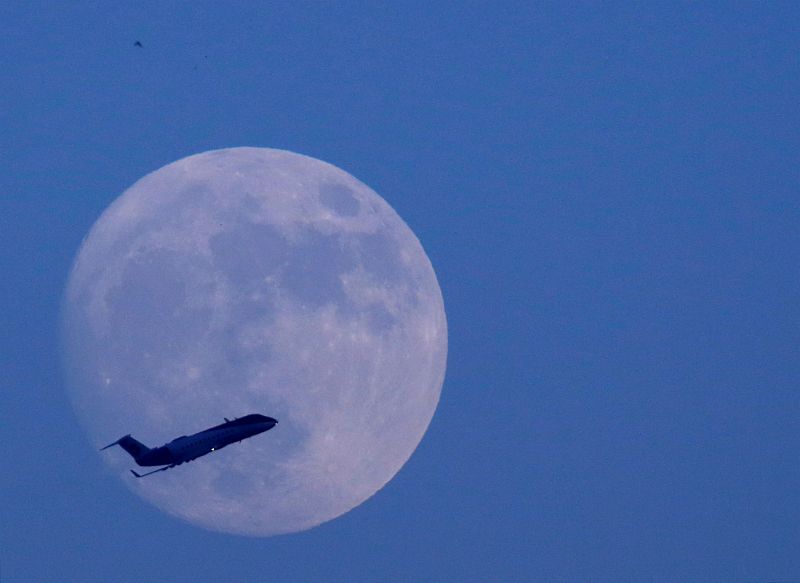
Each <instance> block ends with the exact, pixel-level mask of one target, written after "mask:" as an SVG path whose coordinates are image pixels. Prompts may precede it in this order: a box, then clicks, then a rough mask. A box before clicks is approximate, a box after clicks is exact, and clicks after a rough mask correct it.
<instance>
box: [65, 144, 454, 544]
mask: <svg viewBox="0 0 800 583" xmlns="http://www.w3.org/2000/svg"><path fill="white" fill-rule="evenodd" d="M62 330H63V335H62V337H63V360H64V365H65V371H66V377H67V382H68V387H69V392H70V397H71V400H72V403H73V406H74V408H75V411H76V413H77V415H78V417H79V419H80V421H81V424H82V425H83V427H84V428H85V430H86V432H87V434H88V436H89V438H90V441H91V442H92V444H93V445H95V446H97V447H98V448H99V447H101V446H103V445H106V444H108V443H110V442H112V441H114V440H116V439H118V438H119V437H120V436H122V435H125V434H128V433H130V434H133V436H134V437H135V438H137V439H138V440H140V441H142V442H143V443H145V444H146V445H148V446H150V447H155V446H158V445H161V444H163V443H165V442H167V441H170V440H171V439H174V438H175V437H178V436H180V435H183V434H191V433H194V432H197V431H200V430H202V429H205V428H207V427H209V426H212V425H217V424H219V423H221V422H222V421H223V419H222V418H223V417H228V418H231V417H234V416H242V415H245V414H248V413H262V414H265V415H269V416H272V417H275V418H277V419H278V420H279V421H280V423H279V425H278V426H276V427H275V429H273V430H272V431H269V432H268V433H264V434H261V435H258V436H255V437H253V438H251V439H248V440H245V441H243V442H241V443H240V444H234V445H231V446H229V447H227V448H225V449H223V450H221V451H218V452H214V453H212V454H210V455H208V456H205V457H203V458H200V459H198V460H195V461H194V462H192V463H190V464H184V465H182V466H179V467H177V468H174V469H171V470H169V471H167V472H162V473H159V474H156V475H154V476H151V477H148V478H144V479H141V480H136V479H134V478H133V477H132V476H131V475H130V474H129V473H128V469H129V468H131V467H135V465H134V464H133V460H132V459H131V458H130V457H129V456H128V455H127V454H125V452H124V451H122V450H121V449H119V448H114V449H112V450H107V451H104V452H103V453H102V454H100V455H102V456H103V460H104V461H105V462H106V463H107V464H109V466H110V468H111V470H112V471H113V472H114V473H116V474H118V475H119V477H120V479H122V480H123V482H124V483H125V484H126V485H127V486H128V487H129V488H131V489H132V490H133V491H134V492H135V493H136V494H138V495H139V496H141V497H142V498H143V499H145V500H146V501H148V502H149V503H151V504H153V505H155V506H156V507H158V508H160V509H161V510H163V511H165V512H167V513H169V514H171V515H173V516H176V517H178V518H180V519H183V520H185V521H188V522H190V523H192V524H194V525H197V526H200V527H203V528H206V529H210V530H216V531H221V532H227V533H236V534H241V535H250V536H270V535H275V534H280V533H289V532H297V531H302V530H305V529H308V528H311V527H314V526H316V525H318V524H321V523H323V522H326V521H329V520H331V519H333V518H336V517H337V516H340V515H342V514H344V513H345V512H347V511H349V510H351V509H352V508H354V507H356V506H358V505H359V504H361V503H362V502H364V501H365V500H366V499H368V498H369V497H370V496H372V495H373V494H374V493H375V492H377V491H378V490H379V489H380V488H382V487H383V486H384V485H385V484H386V483H387V482H388V481H389V480H391V479H392V477H393V476H394V475H395V474H396V473H397V472H398V471H399V469H400V468H401V467H402V466H403V464H404V463H405V462H406V461H407V460H408V458H409V457H410V456H411V454H412V453H413V452H414V450H415V449H416V447H417V445H418V444H419V442H420V440H421V439H422V436H423V435H424V433H425V431H426V430H427V428H428V425H429V423H430V421H431V418H432V416H433V414H434V412H435V410H436V406H437V404H438V402H439V396H440V392H441V388H442V383H443V380H444V374H445V366H446V357H447V323H446V319H445V312H444V304H443V301H442V294H441V290H440V289H439V285H438V282H437V280H436V275H435V273H434V270H433V267H432V266H431V263H430V261H429V259H428V257H427V255H426V254H425V251H424V250H423V248H422V246H421V245H420V243H419V241H418V240H417V238H416V237H415V236H414V234H413V233H412V231H411V230H410V229H409V228H408V226H407V225H406V224H405V223H404V222H403V220H402V219H401V218H400V217H399V216H398V215H397V213H396V212H395V211H394V210H393V209H392V208H391V207H390V206H389V205H388V204H387V203H386V202H385V201H384V200H383V199H382V198H381V197H380V196H379V195H378V194H376V193H375V192H374V191H373V190H371V189H370V188H369V187H368V186H366V185H365V184H363V183H361V182H360V181H358V180H357V179H355V178H354V177H352V176H351V175H349V174H347V173H346V172H344V171H342V170H340V169H338V168H336V167H335V166H332V165H330V164H327V163H325V162H322V161H320V160H316V159H314V158H310V157H307V156H302V155H300V154H295V153H292V152H287V151H282V150H274V149H268V148H230V149H223V150H215V151H209V152H204V153H201V154H197V155H194V156H189V157H187V158H184V159H182V160H179V161H177V162H174V163H172V164H169V165H167V166H164V167H163V168H161V169H159V170H157V171H155V172H153V173H152V174H149V175H147V176H145V177H144V178H142V179H141V180H139V181H138V182H136V183H135V184H134V185H133V186H131V187H130V188H129V189H128V190H127V191H125V192H124V193H123V194H122V195H121V196H120V197H119V198H118V199H117V200H116V201H114V203H113V204H112V205H111V206H110V207H109V208H108V209H107V210H106V211H105V212H104V213H103V214H102V216H101V217H100V218H99V219H98V220H97V222H96V223H95V224H94V226H93V227H92V229H91V231H90V233H89V234H88V236H87V237H86V239H85V240H84V242H83V244H82V246H81V248H80V251H79V252H78V255H77V257H76V259H75V262H74V264H73V266H72V270H71V272H70V276H69V280H68V284H67V288H66V292H65V295H64V299H63V307H62Z"/></svg>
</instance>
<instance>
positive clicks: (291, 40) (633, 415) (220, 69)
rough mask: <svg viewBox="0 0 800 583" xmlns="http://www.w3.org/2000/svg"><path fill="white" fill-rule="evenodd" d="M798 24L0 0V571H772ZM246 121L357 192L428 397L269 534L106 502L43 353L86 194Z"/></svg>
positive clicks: (374, 576) (784, 502)
mask: <svg viewBox="0 0 800 583" xmlns="http://www.w3.org/2000/svg"><path fill="white" fill-rule="evenodd" d="M798 18H800V8H798V5H797V4H795V3H789V2H771V3H716V2H708V3H674V4H673V3H670V4H667V3H639V4H633V3H609V4H603V5H599V4H588V3H587V4H584V3H581V4H577V3H573V4H565V3H549V4H537V5H535V6H531V5H530V3H515V2H507V3H501V4H497V3H488V2H483V3H477V2H469V3H443V2H439V3H433V5H431V3H422V2H420V3H415V2H406V3H400V4H398V3H372V2H369V3H367V2H350V3H342V4H336V5H328V4H323V3H283V4H281V5H277V6H268V5H267V4H265V3H260V2H254V3H244V2H241V3H212V2H193V3H156V2H141V3H135V4H134V3H124V4H122V5H118V6H114V7H111V8H109V7H108V6H106V5H101V4H100V3H82V4H81V5H79V6H76V5H71V4H64V6H53V4H52V3H21V2H14V1H11V2H4V3H3V4H2V5H1V6H0V39H2V50H0V273H2V278H1V279H0V281H1V282H2V283H0V301H1V302H2V303H1V304H0V305H1V306H2V309H0V318H1V319H2V328H0V330H2V332H3V334H2V337H1V338H0V367H1V369H0V370H1V371H2V379H3V391H2V396H3V406H2V409H0V437H1V438H2V442H3V444H4V446H5V447H4V456H3V457H4V462H3V471H2V472H0V500H1V501H2V502H1V506H0V513H1V514H0V576H1V577H2V581H3V583H13V582H17V581H25V582H28V581H61V582H71V581H76V582H78V581H81V582H92V581H104V582H105V581H121V582H125V581H137V582H138V581H152V580H169V581H187V582H188V581H192V582H198V581H218V580H240V581H252V580H266V579H275V580H281V581H309V580H326V581H376V580H386V581H450V580H461V581H487V580H488V581H522V580H530V581H536V580H542V581H544V580H548V581H558V580H562V581H579V580H592V581H641V580H653V581H733V580H739V581H742V580H750V581H756V580H762V581H767V580H798V579H800V553H798V549H800V464H798V454H797V452H798V446H800V396H798V392H797V387H798V385H799V384H800V360H799V359H798V346H799V345H800V326H798V322H800V308H798V301H797V298H798V292H800V271H798V260H799V259H800V242H799V236H800V228H799V227H798V225H800V202H799V201H800V197H798V185H800V180H798V178H799V176H798V168H800V165H798V162H800V160H798V151H800V137H799V136H800V134H799V133H798V130H799V129H800V128H799V127H798V121H800V120H799V117H800V115H799V114H798V109H797V103H798V100H799V99H800V92H799V91H798V89H800V70H799V69H800V68H799V67H798V64H799V63H798V59H799V57H798V55H800V40H799V39H800V36H798V30H797V22H798ZM137 40H138V41H140V42H141V43H142V45H143V46H142V47H141V48H138V47H134V46H133V43H134V42H135V41H137ZM244 145H249V146H266V147H276V148H284V149H289V150H292V151H296V152H300V153H303V154H306V155H310V156H314V157H316V158H320V159H322V160H326V161H328V162H331V163H333V164H335V165H337V166H339V167H341V168H343V169H345V170H346V171H348V172H350V173H351V174H353V175H355V176H356V177H358V178H359V179H361V180H362V181H364V182H365V183H367V184H368V185H370V186H371V187H372V188H374V189H375V190H376V191H377V192H378V193H380V194H381V195H382V196H383V197H384V198H386V199H387V200H388V202H389V203H390V204H391V205H392V206H393V207H394V208H395V210H397V212H398V213H399V214H400V216H402V217H403V218H404V219H405V221H406V222H407V223H408V224H409V226H410V227H411V228H412V229H413V230H414V231H415V233H416V234H417V236H418V237H419V239H420V240H421V242H422V244H423V245H424V247H425V248H426V251H427V252H428V254H429V256H430V258H431V260H432V262H433V265H434V268H435V269H436V271H437V275H438V277H439V283H440V285H441V287H442V291H443V295H444V300H445V307H446V310H447V315H448V325H449V333H450V335H449V341H450V351H449V358H448V370H447V378H446V381H445V385H444V389H443V392H442V400H441V402H440V405H439V409H438V411H437V413H436V415H435V416H434V419H433V422H432V424H431V426H430V429H429V431H428V433H427V435H426V437H425V438H424V439H423V441H422V443H421V445H420V447H419V448H418V450H417V452H416V453H415V455H414V456H413V457H412V458H411V460H410V461H409V463H408V464H407V465H406V466H405V467H404V468H403V469H402V470H401V471H400V473H399V474H398V475H397V476H396V478H395V479H394V480H393V481H391V482H390V483H389V484H388V485H387V486H386V487H385V488H384V489H383V490H382V491H380V492H379V493H378V494H377V495H376V496H374V497H373V498H371V499H370V500H368V501H367V502H366V503H365V504H363V505H362V506H360V507H358V508H357V509H355V510H354V511H352V512H350V513H349V514H347V515H345V516H343V517H341V518H339V519H337V520H335V521H332V522H330V523H327V524H325V525H323V526H321V527H319V528H316V529H314V530H311V531H308V532H305V533H301V534H296V535H291V536H283V537H274V538H268V539H250V538H242V537H236V536H229V535H222V534H216V533H212V532H206V531H203V530H200V529H197V528H195V527H192V526H189V525H187V524H184V523H182V522H179V521H176V520H174V519H171V518H169V517H168V516H166V515H164V514H162V513H160V512H159V511H158V510H156V509H154V508H152V507H150V506H148V505H147V504H146V503H144V502H142V501H141V500H139V499H137V498H136V497H134V496H133V495H132V494H131V493H129V492H128V491H127V490H126V489H125V488H124V487H123V486H122V485H121V484H120V483H119V481H118V479H117V478H116V477H115V476H113V475H111V474H110V473H109V472H108V471H106V470H105V469H104V466H103V464H102V460H101V458H100V456H99V455H97V453H96V452H94V451H93V450H92V448H91V447H90V445H89V443H88V441H87V439H86V438H85V437H84V434H83V432H82V430H81V428H80V426H79V425H78V422H77V420H76V418H75V417H74V415H73V413H72V411H71V408H70V404H69V399H68V395H67V393H66V390H65V387H64V383H63V380H62V377H61V371H60V364H59V352H58V311H59V302H60V299H61V294H62V292H63V288H64V284H65V282H66V277H67V274H68V271H69V267H70V262H71V260H72V258H73V256H74V254H75V253H76V251H77V249H78V246H79V245H80V242H81V240H82V238H83V237H84V236H85V234H86V233H87V232H88V230H89V228H90V227H91V225H92V223H93V222H94V221H95V220H96V218H97V217H98V216H99V214H100V213H101V212H102V211H103V209H104V208H105V207H106V206H107V205H108V204H109V203H110V202H111V201H112V200H113V199H114V198H115V197H116V196H118V195H119V194H120V193H121V192H122V191H123V190H124V189H125V188H127V187H128V186H130V184H132V183H133V182H134V181H135V180H137V179H138V178H140V177H141V176H143V175H144V174H146V173H148V172H151V171H153V170H155V169H157V168H159V167H161V166H163V165H164V164H167V163H169V162H172V161H174V160H177V159H179V158H182V157H184V156H187V155H190V154H194V153H198V152H201V151H205V150H209V149H215V148H222V147H232V146H244Z"/></svg>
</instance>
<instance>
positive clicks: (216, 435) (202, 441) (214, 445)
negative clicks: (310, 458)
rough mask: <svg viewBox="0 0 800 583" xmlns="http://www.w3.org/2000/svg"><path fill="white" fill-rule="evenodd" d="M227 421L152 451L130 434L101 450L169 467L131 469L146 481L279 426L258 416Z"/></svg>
mask: <svg viewBox="0 0 800 583" xmlns="http://www.w3.org/2000/svg"><path fill="white" fill-rule="evenodd" d="M223 419H225V423H222V424H221V425H215V426H214V427H211V428H209V429H206V430H204V431H200V432H199V433H195V434H193V435H182V436H180V437H178V438H176V439H173V440H172V441H170V442H169V443H165V444H164V445H162V446H161V447H154V448H152V449H151V448H149V447H147V446H146V445H144V444H143V443H140V442H139V441H136V440H135V439H134V438H133V437H131V435H130V433H129V434H128V435H126V436H124V437H120V438H119V439H118V440H117V441H115V442H114V443H109V444H108V445H107V446H105V447H103V448H101V449H100V451H103V450H104V449H108V448H109V447H112V446H114V445H119V446H120V447H121V448H122V449H124V450H125V451H127V452H128V453H129V454H130V455H131V456H132V457H133V459H134V461H135V462H136V463H137V464H138V465H140V466H166V467H163V468H159V469H157V470H153V471H152V472H147V473H146V474H139V473H137V472H135V471H134V470H131V473H132V474H133V475H134V476H136V477H137V478H144V477H145V476H149V475H151V474H155V473H156V472H163V471H165V470H168V469H170V468H174V467H175V466H179V465H181V464H182V463H185V462H190V461H192V460H194V459H197V458H199V457H201V456H204V455H206V454H208V453H211V452H212V451H217V450H218V449H222V448H223V447H225V446H226V445H230V444H232V443H235V442H237V441H238V442H241V441H242V440H243V439H247V438H248V437H253V436H254V435H258V434H259V433H264V432H265V431H269V430H270V429H272V428H273V427H275V425H277V423H278V420H277V419H273V418H272V417H267V416H266V415H260V414H258V413H252V414H250V415H245V416H244V417H240V418H234V419H233V421H231V420H230V419H228V418H227V417H223Z"/></svg>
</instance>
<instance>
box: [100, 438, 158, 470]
mask: <svg viewBox="0 0 800 583" xmlns="http://www.w3.org/2000/svg"><path fill="white" fill-rule="evenodd" d="M112 445H119V446H120V447H121V448H122V449H124V450H125V451H127V452H128V453H129V454H130V455H131V457H132V458H133V459H134V460H135V461H136V462H137V463H138V462H139V459H140V458H141V457H142V455H144V454H146V453H147V452H148V451H150V448H149V447H147V446H146V445H144V444H143V443H141V442H139V441H136V440H135V439H134V438H133V437H131V436H130V434H128V435H126V436H125V437H121V438H119V439H118V440H117V441H115V442H114V443H109V444H108V445H107V446H105V447H104V448H101V449H100V451H103V450H104V449H108V448H109V447H111V446H112Z"/></svg>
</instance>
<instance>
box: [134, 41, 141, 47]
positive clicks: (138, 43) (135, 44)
mask: <svg viewBox="0 0 800 583" xmlns="http://www.w3.org/2000/svg"><path fill="white" fill-rule="evenodd" d="M133 46H135V47H141V46H142V43H141V42H139V41H138V40H137V41H136V42H135V43H133Z"/></svg>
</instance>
